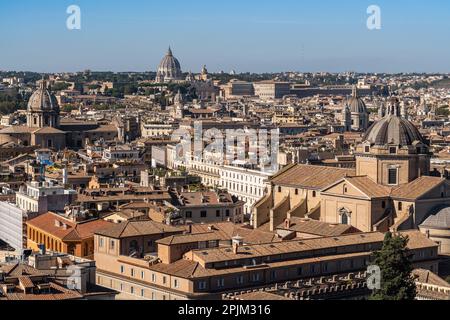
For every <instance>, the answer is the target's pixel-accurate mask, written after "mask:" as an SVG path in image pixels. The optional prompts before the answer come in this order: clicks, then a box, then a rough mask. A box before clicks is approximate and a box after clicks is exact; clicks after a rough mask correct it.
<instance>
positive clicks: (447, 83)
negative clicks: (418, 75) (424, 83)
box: [431, 78, 450, 89]
mask: <svg viewBox="0 0 450 320" xmlns="http://www.w3.org/2000/svg"><path fill="white" fill-rule="evenodd" d="M431 86H432V87H433V88H436V89H450V79H448V78H447V79H442V80H439V81H436V82H434V83H433V84H432V85H431Z"/></svg>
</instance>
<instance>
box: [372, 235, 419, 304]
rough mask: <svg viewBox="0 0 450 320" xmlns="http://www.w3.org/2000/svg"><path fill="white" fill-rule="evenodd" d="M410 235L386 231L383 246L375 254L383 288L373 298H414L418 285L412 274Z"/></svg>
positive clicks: (374, 257)
mask: <svg viewBox="0 0 450 320" xmlns="http://www.w3.org/2000/svg"><path fill="white" fill-rule="evenodd" d="M408 241H409V239H408V237H403V236H401V235H395V236H393V235H392V233H390V232H388V233H386V236H385V239H384V242H383V247H382V249H381V250H380V251H377V252H375V253H374V254H373V260H372V261H373V263H372V264H373V265H376V266H378V267H379V268H380V269H381V288H380V290H375V291H374V292H373V294H372V296H371V297H370V299H371V300H414V299H415V297H416V285H415V282H414V278H413V276H412V270H413V267H412V263H411V257H412V254H411V253H410V251H409V250H408V248H407V244H408Z"/></svg>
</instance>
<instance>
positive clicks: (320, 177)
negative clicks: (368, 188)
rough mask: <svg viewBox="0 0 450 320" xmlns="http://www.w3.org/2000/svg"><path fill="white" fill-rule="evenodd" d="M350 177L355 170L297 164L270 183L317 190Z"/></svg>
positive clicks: (273, 178) (276, 176)
mask: <svg viewBox="0 0 450 320" xmlns="http://www.w3.org/2000/svg"><path fill="white" fill-rule="evenodd" d="M350 175H355V170H353V169H341V168H332V167H323V166H311V165H302V164H297V165H294V166H290V167H288V168H287V169H286V170H283V171H282V172H280V173H279V174H277V175H275V176H274V177H272V179H271V182H272V183H274V184H275V185H285V186H293V187H299V188H305V189H316V190H319V189H323V188H325V187H327V186H329V185H330V184H331V183H333V182H335V181H337V180H339V179H342V178H343V177H345V176H350Z"/></svg>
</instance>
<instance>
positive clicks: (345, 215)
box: [341, 213, 349, 224]
mask: <svg viewBox="0 0 450 320" xmlns="http://www.w3.org/2000/svg"><path fill="white" fill-rule="evenodd" d="M348 222H349V219H348V215H347V214H346V213H343V214H342V215H341V223H342V224H349V223H348Z"/></svg>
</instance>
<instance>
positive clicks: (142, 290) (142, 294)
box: [141, 289, 145, 297]
mask: <svg viewBox="0 0 450 320" xmlns="http://www.w3.org/2000/svg"><path fill="white" fill-rule="evenodd" d="M143 296H145V290H144V289H141V297H143Z"/></svg>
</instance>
